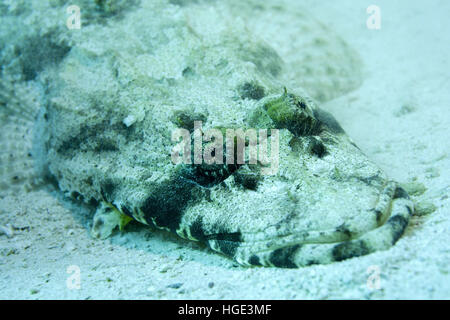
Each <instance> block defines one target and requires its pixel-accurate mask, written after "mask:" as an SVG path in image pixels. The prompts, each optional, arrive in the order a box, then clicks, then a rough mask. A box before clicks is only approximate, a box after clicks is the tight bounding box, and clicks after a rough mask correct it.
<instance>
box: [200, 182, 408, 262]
mask: <svg viewBox="0 0 450 320" xmlns="http://www.w3.org/2000/svg"><path fill="white" fill-rule="evenodd" d="M367 214H368V215H373V217H374V219H375V220H376V226H375V227H374V228H372V229H370V230H365V231H360V232H358V231H355V230H351V229H350V228H349V227H347V226H345V224H344V225H340V226H338V227H336V228H334V229H329V230H312V231H311V230H308V231H300V232H291V233H284V234H283V233H278V234H276V235H274V236H272V237H267V234H268V233H270V228H274V230H275V229H276V226H272V227H269V228H268V230H266V233H261V232H260V233H241V234H230V235H221V236H220V237H215V236H214V235H211V237H210V238H209V239H208V244H209V246H210V247H211V248H212V249H213V250H215V251H219V252H221V253H224V254H225V255H228V256H231V257H233V258H234V259H235V260H236V261H237V262H239V263H240V264H242V265H244V266H270V267H281V268H298V267H304V266H309V265H312V264H328V263H332V262H335V261H342V260H346V259H349V258H353V257H359V256H363V255H367V254H370V253H372V252H375V251H380V250H386V249H389V248H390V247H391V246H392V245H394V244H395V243H396V242H397V241H398V239H399V238H400V237H401V236H402V235H403V233H404V231H405V229H406V227H407V225H408V222H409V219H410V216H411V215H412V214H413V203H412V201H411V200H410V198H409V196H408V194H407V192H406V191H405V190H404V189H402V188H401V187H399V186H398V184H397V183H395V182H388V183H387V184H386V186H385V188H384V189H383V191H382V192H381V194H380V196H379V200H378V202H377V205H376V206H375V207H374V208H373V209H372V210H370V212H367Z"/></svg>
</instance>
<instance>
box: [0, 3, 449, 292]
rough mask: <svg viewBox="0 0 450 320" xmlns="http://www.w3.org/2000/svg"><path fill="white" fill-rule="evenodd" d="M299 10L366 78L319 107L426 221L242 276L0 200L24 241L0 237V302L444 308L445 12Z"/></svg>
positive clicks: (152, 243) (193, 255)
mask: <svg viewBox="0 0 450 320" xmlns="http://www.w3.org/2000/svg"><path fill="white" fill-rule="evenodd" d="M293 2H294V0H292V3H293ZM371 4H375V5H377V6H379V7H380V9H381V29H379V30H369V29H368V28H367V27H366V19H367V17H368V14H367V13H366V8H367V7H368V6H369V5H371ZM283 5H290V2H289V1H284V4H283ZM302 5H303V6H304V7H305V8H308V10H309V11H310V12H311V13H312V14H313V15H314V16H316V17H317V18H319V19H320V20H321V21H322V22H323V23H324V24H326V25H327V26H328V27H330V28H331V29H334V30H335V31H336V33H338V34H339V35H341V36H342V37H343V38H344V39H345V40H346V41H347V42H348V43H349V44H350V45H351V46H352V47H353V48H355V49H356V50H357V51H358V53H359V54H360V56H361V57H362V60H363V63H364V68H365V69H364V72H365V80H364V83H363V85H362V86H361V87H359V88H358V89H357V90H355V91H353V92H350V93H349V94H347V95H345V96H341V97H339V98H337V99H335V100H332V101H329V102H327V103H326V104H324V105H322V107H323V108H324V109H326V110H328V111H330V112H331V113H332V114H333V115H334V116H335V117H336V118H337V119H338V121H339V122H340V123H341V125H342V126H343V127H344V129H345V130H346V131H347V133H348V135H349V136H350V137H352V138H353V140H354V141H355V142H356V144H357V145H358V146H359V147H360V148H361V149H362V150H363V151H364V152H365V153H366V154H367V155H368V157H369V158H370V159H372V160H373V161H374V162H376V163H377V164H378V165H379V166H380V167H381V168H382V169H383V170H385V171H386V173H387V174H388V175H389V176H390V177H392V178H393V179H395V180H397V181H400V182H410V181H416V182H418V183H422V184H423V185H424V186H425V187H426V191H425V192H424V193H423V194H422V195H420V196H418V197H416V198H415V200H416V201H417V202H418V203H420V202H421V203H433V204H434V206H435V207H436V210H435V211H434V212H432V213H430V214H427V215H422V216H414V217H413V219H412V221H411V223H410V225H409V227H408V229H407V231H406V234H405V235H404V236H403V237H402V238H401V239H400V240H399V241H398V243H397V244H396V245H395V246H393V247H392V248H391V249H389V250H387V251H383V252H377V253H374V254H370V255H367V256H364V257H360V258H353V259H350V260H346V261H343V262H339V263H333V264H330V265H316V266H310V267H305V268H301V269H277V268H243V267H240V266H238V265H236V264H235V263H234V262H233V261H231V260H229V259H227V258H225V257H222V256H220V255H218V254H214V253H212V252H211V251H210V250H209V249H208V248H206V247H204V246H200V245H198V244H196V243H192V242H187V241H183V240H180V239H178V238H176V237H175V236H172V235H170V234H168V233H165V232H161V231H155V230H149V229H147V228H145V227H143V226H139V225H137V224H136V225H131V226H129V227H128V228H127V232H126V233H117V234H115V235H114V236H113V237H112V238H110V239H108V240H105V241H99V240H93V239H92V238H90V236H89V232H88V229H87V228H86V221H85V220H84V214H83V213H82V212H79V211H80V210H75V209H74V208H73V207H72V205H71V204H70V203H67V202H65V201H62V199H60V196H58V194H57V193H56V192H53V191H51V190H48V189H40V190H34V191H31V192H25V191H24V192H20V193H16V194H10V193H5V194H2V195H1V196H0V218H1V219H0V221H1V223H0V224H2V225H6V224H12V225H14V226H16V227H21V228H23V230H16V231H15V234H14V235H13V236H12V237H10V238H8V237H6V236H5V235H0V298H2V299H448V298H450V275H449V272H450V232H449V231H450V217H449V212H450V199H449V194H450V179H449V177H450V176H449V172H450V158H449V150H450V139H449V138H450V136H449V133H450V132H449V127H450V111H449V108H450V90H449V89H450V55H449V54H448V52H449V51H450V50H449V49H450V20H449V19H448V12H450V2H449V1H446V0H441V1H439V0H433V1H427V2H425V1H387V0H386V1H384V0H383V1H381V0H376V1H370V2H368V1H356V0H339V1H331V0H327V1H320V2H319V1H312V0H306V1H303V2H302ZM78 271H79V275H80V286H79V288H74V287H73V286H71V284H72V285H73V284H74V282H71V280H72V279H73V276H74V275H76V273H77V272H78ZM377 273H379V276H380V277H379V282H377V281H375V282H374V279H375V278H374V276H376V275H377Z"/></svg>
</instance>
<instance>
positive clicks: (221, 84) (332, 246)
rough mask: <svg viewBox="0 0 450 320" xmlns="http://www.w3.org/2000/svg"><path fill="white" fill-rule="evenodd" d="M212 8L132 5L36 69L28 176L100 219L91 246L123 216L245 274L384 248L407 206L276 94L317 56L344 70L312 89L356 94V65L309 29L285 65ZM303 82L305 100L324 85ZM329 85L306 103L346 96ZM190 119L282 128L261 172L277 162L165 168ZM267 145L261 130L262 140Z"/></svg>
mask: <svg viewBox="0 0 450 320" xmlns="http://www.w3.org/2000/svg"><path fill="white" fill-rule="evenodd" d="M216 6H217V7H215V6H211V5H204V4H201V3H200V4H195V5H192V6H190V5H187V6H183V7H179V6H175V5H168V4H167V3H166V2H165V1H162V0H161V1H149V2H146V1H143V2H142V4H141V8H140V9H139V10H135V11H130V12H128V13H127V14H126V15H124V17H122V18H121V19H120V20H117V21H115V23H114V24H104V25H98V26H96V27H95V28H82V29H81V30H79V32H78V33H77V35H76V36H74V39H73V41H72V42H71V45H72V47H71V49H70V52H68V53H67V55H66V56H65V57H64V59H63V61H62V62H61V63H60V64H58V65H57V66H52V67H51V68H48V69H46V70H44V71H42V74H43V76H42V79H43V80H44V81H43V86H45V87H46V92H47V97H46V103H45V104H44V105H43V106H42V108H41V110H40V111H39V115H38V117H37V121H36V124H35V128H36V130H35V135H36V137H35V141H34V154H35V155H39V156H37V159H36V167H37V169H38V171H39V172H40V173H41V175H42V176H44V177H45V178H47V179H48V180H49V181H52V182H53V183H54V184H56V185H57V186H58V188H59V189H60V190H61V191H62V192H64V193H65V194H67V195H71V196H73V197H76V198H77V199H78V200H82V201H84V202H86V203H87V204H90V205H93V206H96V207H97V213H96V214H95V217H94V223H93V230H92V234H93V236H95V237H98V238H105V237H107V236H108V235H109V234H111V232H112V230H113V229H114V228H116V227H117V226H120V227H121V228H123V227H124V224H126V222H127V221H128V220H129V219H126V218H124V216H127V217H129V218H132V219H134V220H136V221H138V222H140V223H143V224H146V225H151V226H153V227H156V228H159V229H162V230H166V231H169V232H172V233H175V234H177V235H179V236H180V237H182V238H184V239H189V240H193V241H200V242H203V243H206V244H207V245H208V246H209V247H210V248H211V249H212V250H213V251H216V252H219V253H221V254H224V255H225V256H227V257H230V258H232V259H234V260H235V261H237V262H238V263H240V264H242V265H244V266H267V267H280V268H297V267H302V266H308V265H311V264H326V263H332V262H336V261H342V260H345V259H349V258H352V257H358V256H362V255H366V254H369V253H372V252H375V251H378V250H386V249H388V248H390V247H391V246H392V245H393V244H395V242H397V241H398V239H399V238H400V237H401V235H402V234H403V233H404V231H405V228H406V227H407V225H408V221H409V218H410V216H411V214H412V211H413V206H412V202H411V200H410V199H409V197H408V194H407V193H406V192H405V191H404V190H403V189H401V188H400V187H399V186H398V184H397V183H395V182H393V181H391V180H390V179H389V178H388V177H386V175H385V174H384V173H383V172H382V171H381V170H380V169H379V168H378V167H377V166H376V165H375V164H374V163H372V162H371V161H370V160H369V159H367V157H366V156H365V155H364V154H363V153H362V151H361V150H360V149H359V148H358V147H357V146H356V145H355V144H354V142H353V141H352V140H351V139H350V138H349V137H348V136H347V135H346V133H345V132H344V130H343V129H342V128H341V126H340V125H339V124H338V122H337V121H336V120H335V119H334V117H333V116H332V115H331V114H329V113H327V112H326V111H324V110H322V109H320V108H319V107H318V106H317V105H316V102H315V100H313V99H312V98H309V95H308V94H307V93H306V92H305V90H303V89H302V88H300V87H298V86H297V84H296V82H295V81H287V80H286V79H291V80H292V79H295V78H296V77H298V75H299V73H298V70H297V71H295V70H296V63H297V62H298V61H300V62H301V63H302V64H303V65H301V66H299V68H300V67H302V68H306V69H308V68H307V67H308V63H309V62H308V59H306V58H305V59H303V58H304V57H303V58H302V55H303V54H306V53H308V54H309V53H311V52H315V51H314V50H320V48H321V46H322V48H323V44H324V43H326V44H327V45H326V48H327V52H330V51H331V50H334V52H338V53H339V52H345V55H343V56H341V57H340V58H339V59H337V58H336V61H334V60H332V59H333V58H332V57H333V56H334V55H332V54H329V57H330V58H326V59H324V60H323V61H321V60H320V59H321V55H320V54H314V59H317V60H314V61H313V62H314V63H323V64H324V65H329V66H332V65H333V64H334V65H339V67H340V69H341V70H344V71H345V72H340V73H330V74H327V75H325V74H321V75H320V79H321V80H320V81H322V82H323V81H324V79H326V80H327V81H330V83H336V84H342V83H343V82H345V81H349V79H350V78H351V79H353V80H352V81H349V82H351V83H352V87H354V86H356V84H357V83H358V81H359V80H358V79H359V73H358V72H356V71H355V73H358V74H357V75H355V77H354V78H352V74H353V73H352V72H351V70H359V67H360V66H359V65H358V64H357V61H358V59H357V58H355V57H356V54H355V53H354V52H353V51H352V50H351V49H350V48H349V47H348V46H347V45H346V44H345V42H344V41H342V40H341V39H338V40H336V39H337V38H335V37H336V36H334V35H333V36H329V34H328V33H327V30H326V28H325V27H324V26H323V25H320V27H319V26H317V28H316V27H315V26H316V25H315V24H316V22H315V21H313V20H310V18H309V17H308V16H307V15H304V16H302V17H303V19H301V21H302V23H304V24H306V25H307V26H308V28H307V27H305V28H304V32H305V35H308V36H311V32H316V33H317V32H319V33H318V34H314V37H312V38H314V39H315V40H314V41H309V40H308V41H307V42H305V45H304V50H294V51H295V52H297V53H298V55H299V59H298V60H296V59H293V58H292V57H291V56H286V57H287V58H286V60H287V61H288V62H289V63H286V62H285V61H284V57H283V55H282V54H279V53H278V52H286V50H283V48H281V47H277V46H276V45H274V46H271V45H270V44H268V43H267V42H264V41H261V40H259V39H258V36H257V35H255V34H252V33H251V30H247V29H246V28H245V27H244V26H242V25H241V24H242V21H241V20H239V21H237V20H233V17H232V16H233V15H232V14H229V15H227V13H226V12H227V10H226V8H225V7H223V4H221V3H218V4H216ZM280 12H281V11H280ZM155 13H158V14H157V16H155ZM280 14H282V13H280ZM148 16H152V17H154V19H148ZM200 17H202V20H201V21H202V23H196V22H197V20H196V18H198V19H200ZM278 18H279V17H278ZM279 20H283V19H279ZM124 26H126V27H124ZM142 30H146V32H142ZM243 30H245V31H243ZM317 30H319V31H317ZM330 37H332V39H331V38H330ZM317 39H318V40H317ZM319 40H320V41H319ZM280 45H281V44H280ZM320 45H321V46H320ZM287 51H289V50H287ZM294 51H292V50H290V51H289V52H290V54H292V52H294ZM305 52H306V53H305ZM338 55H339V54H338ZM289 57H290V58H289ZM347 58H348V59H347ZM330 59H331V60H330ZM296 61H297V62H296ZM300 62H298V63H300ZM306 69H305V70H306ZM311 70H315V69H314V68H311ZM311 72H312V71H311ZM311 72H310V73H308V74H307V77H308V78H307V81H306V82H305V86H307V87H308V88H313V87H315V86H316V87H320V83H321V82H320V81H319V82H314V79H315V77H314V72H312V73H311ZM342 74H345V77H342ZM355 79H356V80H355ZM331 87H332V86H331ZM338 87H339V88H342V89H341V91H339V90H337V89H336V88H334V87H333V90H334V91H333V92H329V93H327V92H326V88H327V87H326V86H323V88H321V90H319V91H317V92H315V93H314V94H313V96H315V97H317V99H318V100H326V99H327V97H334V96H336V95H338V94H343V93H345V92H347V91H348V90H350V87H349V86H346V85H342V86H338ZM324 90H325V91H324ZM330 90H331V89H330ZM336 90H337V91H336ZM124 119H126V121H125V120H124ZM130 119H132V121H131V120H130ZM195 121H202V124H203V129H204V130H207V129H214V128H222V129H223V128H243V129H248V128H255V129H267V130H268V131H270V130H272V129H274V130H275V129H276V130H278V131H276V132H278V135H277V138H278V142H279V150H278V152H277V158H278V160H279V163H278V164H277V168H276V169H277V170H275V173H274V174H271V175H268V174H264V170H263V169H264V168H265V167H267V166H268V165H269V166H270V165H275V163H274V162H273V161H272V162H271V163H270V164H263V163H262V162H261V161H260V162H258V163H257V164H248V163H246V164H239V165H238V164H213V165H205V164H198V165H196V164H183V163H182V164H174V163H173V162H172V161H171V157H170V154H171V150H172V147H173V146H174V144H175V143H176V142H174V141H173V140H172V139H171V133H172V132H173V131H174V130H175V129H178V128H180V127H181V128H183V129H186V130H188V131H189V132H190V133H191V135H194V132H193V131H194V128H193V123H194V122H195ZM275 136H276V134H275V131H273V132H272V131H271V133H270V139H269V138H268V140H270V141H271V142H272V141H273V140H271V139H272V138H273V137H275ZM260 146H261V141H260V140H259V141H258V147H260ZM272 147H273V148H275V146H274V145H273V144H271V148H272ZM259 152H260V153H261V152H262V151H261V150H260V151H259ZM272 160H273V159H272Z"/></svg>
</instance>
